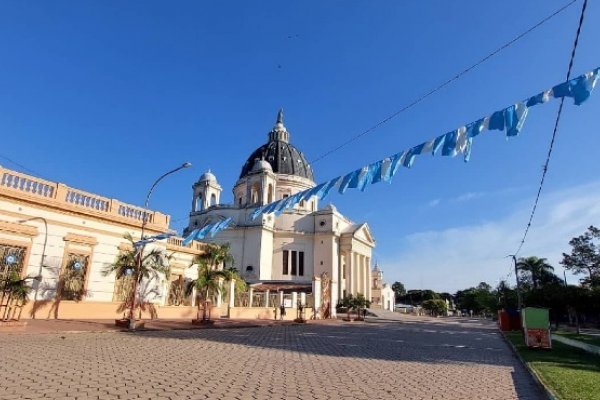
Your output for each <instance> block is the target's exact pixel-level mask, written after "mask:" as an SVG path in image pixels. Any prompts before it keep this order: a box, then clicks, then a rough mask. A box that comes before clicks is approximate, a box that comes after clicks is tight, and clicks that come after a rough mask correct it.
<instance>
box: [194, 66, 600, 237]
mask: <svg viewBox="0 0 600 400" xmlns="http://www.w3.org/2000/svg"><path fill="white" fill-rule="evenodd" d="M599 78H600V68H596V69H594V70H592V71H590V72H587V73H585V74H583V75H580V76H578V77H576V78H573V79H571V80H569V81H566V82H563V83H561V84H558V85H556V86H554V87H552V88H551V89H548V90H545V91H543V92H541V93H538V94H536V95H534V96H531V97H529V98H528V99H525V100H523V101H520V102H517V103H515V104H512V105H510V106H508V107H506V108H504V109H502V110H498V111H496V112H494V113H492V114H491V115H489V116H487V117H484V118H480V119H478V120H476V121H474V122H470V123H468V124H466V125H464V126H461V127H459V128H457V129H455V130H452V131H450V132H447V133H445V134H443V135H440V136H437V137H435V138H433V139H431V140H428V141H426V142H423V143H420V144H419V145H417V146H414V147H412V148H410V149H408V150H404V151H401V152H399V153H396V154H393V155H391V156H389V157H386V158H384V159H382V160H378V161H375V162H374V163H371V164H369V165H365V166H363V167H362V168H359V169H357V170H355V171H352V172H350V173H348V174H346V175H341V176H338V177H336V178H333V179H331V180H329V181H327V182H324V183H321V184H318V185H316V186H314V187H312V188H310V189H307V190H303V191H301V192H298V193H296V194H294V195H292V196H289V197H286V198H285V199H281V200H277V201H274V202H272V203H269V204H266V205H264V206H262V207H258V208H256V209H255V210H254V211H253V212H252V213H251V215H250V218H251V219H252V220H254V219H256V218H258V216H260V215H262V214H271V213H272V214H275V216H279V215H281V213H283V212H284V211H285V210H287V209H290V208H293V207H294V206H296V205H297V204H298V203H300V202H301V201H302V200H307V199H309V198H311V197H313V196H317V197H318V198H319V199H320V200H323V199H324V198H325V197H327V196H328V195H329V193H330V192H331V191H332V190H333V189H337V191H338V193H340V194H344V193H345V192H346V191H347V190H348V189H358V190H360V191H365V190H366V188H367V187H368V186H369V185H371V184H375V183H379V182H387V183H391V182H392V178H393V177H394V175H396V173H397V172H398V170H399V169H400V167H401V166H403V167H405V168H411V167H412V166H413V164H414V162H415V161H416V159H417V157H418V156H421V155H423V154H428V153H431V155H433V156H435V155H436V154H441V155H442V156H449V157H456V156H457V155H459V154H462V155H463V159H464V161H465V162H468V161H469V158H470V156H471V151H472V149H473V139H475V138H476V137H477V136H479V135H480V134H481V133H483V132H484V131H486V130H488V131H492V130H499V131H505V132H506V137H507V138H511V137H515V136H518V135H519V133H520V132H521V130H522V129H523V125H524V123H525V119H526V118H527V116H528V113H529V109H530V108H531V107H535V106H537V105H540V104H545V103H547V102H548V101H550V99H552V98H555V99H556V98H566V97H569V98H572V99H573V103H574V104H575V105H578V106H579V105H581V104H582V103H583V102H585V101H586V100H587V99H588V98H589V97H590V95H591V93H592V91H593V90H594V88H595V86H596V84H597V83H598V79H599ZM232 222H233V219H232V218H231V217H229V218H225V219H224V220H222V221H219V222H214V223H210V224H207V225H205V226H203V227H202V228H199V229H194V230H193V231H192V232H191V233H190V234H189V235H188V236H187V237H186V238H185V239H184V240H183V244H184V245H188V244H189V243H190V242H191V241H192V240H201V239H204V238H205V237H207V236H210V237H214V236H215V235H216V234H217V233H218V232H220V231H222V230H224V229H227V228H228V227H229V226H230V225H231V224H232Z"/></svg>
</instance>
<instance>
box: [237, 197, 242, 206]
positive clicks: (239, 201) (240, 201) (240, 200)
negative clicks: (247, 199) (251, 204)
mask: <svg viewBox="0 0 600 400" xmlns="http://www.w3.org/2000/svg"><path fill="white" fill-rule="evenodd" d="M238 205H239V206H240V207H241V206H242V198H241V197H240V198H239V199H238Z"/></svg>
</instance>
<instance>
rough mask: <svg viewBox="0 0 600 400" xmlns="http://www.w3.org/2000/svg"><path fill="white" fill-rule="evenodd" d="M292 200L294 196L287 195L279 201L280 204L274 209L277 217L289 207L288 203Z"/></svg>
mask: <svg viewBox="0 0 600 400" xmlns="http://www.w3.org/2000/svg"><path fill="white" fill-rule="evenodd" d="M291 202H292V196H289V197H286V198H285V199H283V200H280V201H279V204H277V206H276V207H275V208H274V209H273V213H274V214H275V216H276V217H279V216H280V215H281V213H282V212H283V211H284V210H286V209H287V208H288V205H289V204H290V203H291Z"/></svg>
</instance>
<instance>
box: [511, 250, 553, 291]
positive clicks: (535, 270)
mask: <svg viewBox="0 0 600 400" xmlns="http://www.w3.org/2000/svg"><path fill="white" fill-rule="evenodd" d="M517 271H522V272H523V275H524V278H525V282H524V283H527V281H528V280H530V281H531V284H532V286H533V289H539V287H540V286H541V285H543V284H544V283H550V282H553V281H555V279H552V278H553V277H554V267H553V266H552V265H550V264H548V262H547V261H546V259H545V258H538V257H535V256H531V257H521V258H519V259H518V260H517Z"/></svg>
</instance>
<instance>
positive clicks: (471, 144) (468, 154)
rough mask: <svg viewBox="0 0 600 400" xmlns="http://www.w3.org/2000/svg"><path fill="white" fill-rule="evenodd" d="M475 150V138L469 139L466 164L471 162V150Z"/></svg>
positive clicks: (466, 149)
mask: <svg viewBox="0 0 600 400" xmlns="http://www.w3.org/2000/svg"><path fill="white" fill-rule="evenodd" d="M472 148H473V138H472V137H467V146H466V148H465V158H464V160H465V162H469V160H470V159H471V149H472Z"/></svg>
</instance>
